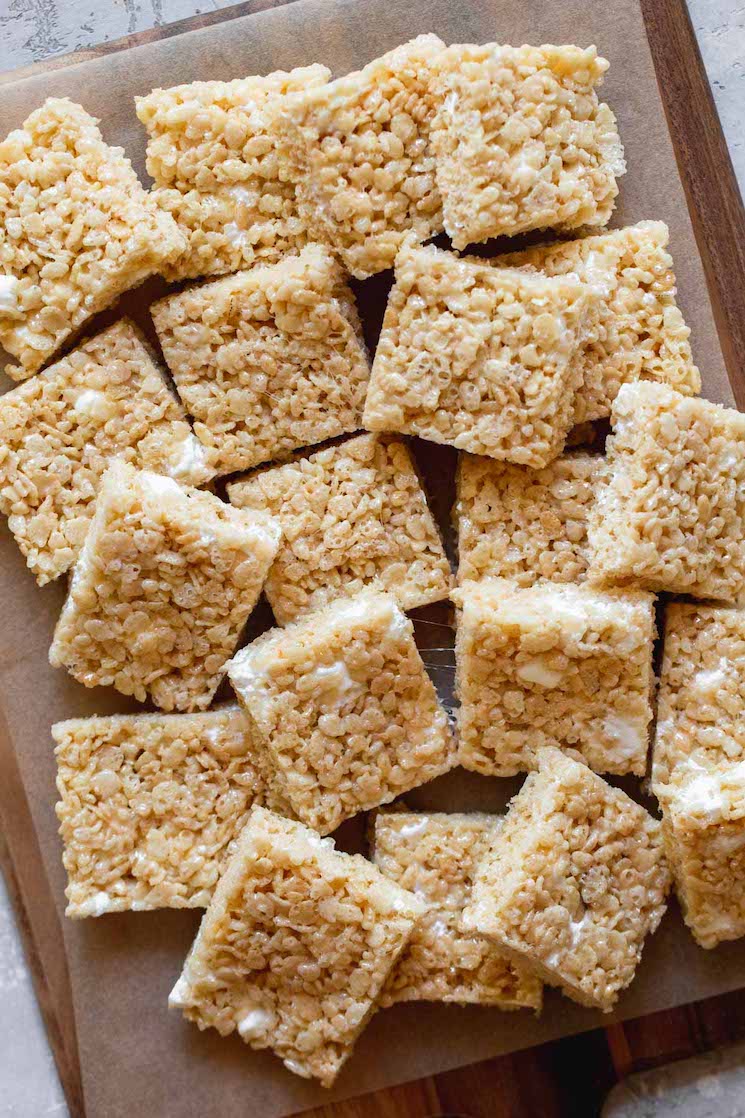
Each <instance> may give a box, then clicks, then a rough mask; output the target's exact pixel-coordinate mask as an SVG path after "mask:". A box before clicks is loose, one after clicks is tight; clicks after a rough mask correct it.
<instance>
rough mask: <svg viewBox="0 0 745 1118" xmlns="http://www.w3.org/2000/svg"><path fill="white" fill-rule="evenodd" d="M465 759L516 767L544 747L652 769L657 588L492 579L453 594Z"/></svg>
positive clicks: (488, 767) (596, 763)
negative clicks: (456, 609) (617, 588)
mask: <svg viewBox="0 0 745 1118" xmlns="http://www.w3.org/2000/svg"><path fill="white" fill-rule="evenodd" d="M452 597H453V600H454V601H455V602H456V604H457V605H458V606H459V607H460V612H459V615H458V628H457V638H456V649H455V653H456V665H457V668H456V691H457V694H458V697H459V699H460V709H459V711H458V738H459V755H458V759H459V762H460V764H461V765H463V767H464V768H467V769H472V770H473V771H475V772H480V773H484V774H486V775H492V774H493V775H498V776H511V775H513V774H515V773H518V772H524V771H525V770H526V769H531V768H533V766H534V763H535V755H536V750H538V749H539V748H540V747H541V746H549V745H550V746H557V747H560V748H562V749H570V750H571V751H573V752H574V753H575V754H579V755H581V756H582V757H583V759H584V760H585V761H586V762H587V764H588V765H589V766H590V767H591V768H592V769H594V770H595V771H596V772H609V773H616V774H623V773H635V774H636V775H637V776H643V775H644V773H645V771H646V762H647V745H648V736H647V734H648V726H649V723H650V722H651V720H652V706H651V696H652V685H653V682H654V674H653V670H652V653H653V646H654V638H655V619H654V599H653V597H652V595H651V594H644V593H639V592H637V593H632V592H629V593H620V592H618V591H616V592H613V591H605V592H603V591H597V590H592V589H590V588H588V587H587V586H572V585H559V584H551V583H538V584H536V585H534V586H529V587H520V586H517V585H516V584H515V583H510V582H509V581H507V580H506V579H498V578H486V579H483V580H482V581H480V582H467V583H464V584H463V586H461V587H460V589H458V590H455V591H453V594H452Z"/></svg>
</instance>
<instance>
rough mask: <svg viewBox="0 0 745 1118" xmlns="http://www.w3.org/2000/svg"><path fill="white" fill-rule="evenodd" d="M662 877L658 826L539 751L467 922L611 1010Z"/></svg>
mask: <svg viewBox="0 0 745 1118" xmlns="http://www.w3.org/2000/svg"><path fill="white" fill-rule="evenodd" d="M669 885H670V874H669V871H668V868H667V864H666V861H665V856H664V852H663V842H662V836H661V833H660V824H659V823H658V822H657V821H656V820H655V819H653V818H652V816H651V815H649V814H648V813H647V812H646V811H645V810H644V808H643V807H641V806H640V805H639V804H637V803H635V802H634V800H632V799H630V798H629V797H628V796H627V795H626V794H625V793H624V792H621V791H620V790H619V789H616V788H611V787H610V785H608V784H606V783H605V781H604V780H602V778H601V777H599V776H596V775H595V774H594V773H592V772H591V771H590V770H589V769H588V768H587V767H586V766H585V765H583V764H581V763H580V762H578V761H574V760H572V759H571V758H570V757H567V756H566V755H565V754H564V753H562V752H560V751H559V750H557V749H542V750H540V752H539V754H538V771H537V772H533V773H531V774H530V775H529V776H528V778H527V780H526V781H525V783H524V784H523V786H522V788H521V789H520V792H519V793H518V794H517V796H515V798H514V799H513V800H512V802H511V804H510V807H509V810H508V812H507V817H506V820H505V823H504V826H503V828H502V830H501V831H500V833H499V835H498V836H497V838H496V840H495V842H494V844H493V846H492V848H491V852H490V854H488V855H487V856H486V858H485V859H484V861H483V862H482V863H481V868H480V870H479V872H478V874H477V876H476V880H475V883H474V886H473V893H472V899H471V903H470V904H469V905H468V906H467V907H466V909H465V912H464V914H463V928H464V929H465V930H470V931H476V932H479V933H481V934H482V935H486V936H488V937H489V938H490V939H491V940H492V941H493V942H494V943H495V944H496V945H497V946H498V947H499V948H500V949H501V950H503V951H504V952H505V954H507V955H509V956H511V957H513V958H514V959H516V960H517V961H518V962H522V963H524V964H527V965H528V966H530V967H531V968H532V969H533V971H534V973H535V974H536V975H537V976H538V977H540V978H542V979H543V980H544V982H547V983H549V984H550V985H552V986H560V987H561V989H562V990H563V991H564V993H565V994H567V996H568V997H570V998H572V999H573V1000H574V1001H577V1002H579V1003H580V1005H585V1006H589V1007H591V1008H597V1009H602V1010H603V1011H605V1012H608V1011H610V1010H611V1009H612V1008H613V1005H614V1004H615V1002H616V1000H617V998H618V994H619V991H620V990H622V989H624V987H626V986H628V985H629V983H630V982H631V980H632V979H633V977H634V973H635V971H636V968H637V966H638V963H639V960H640V958H641V953H642V947H643V944H644V940H645V938H646V936H647V935H650V934H651V933H652V932H654V931H655V930H656V929H657V926H658V924H659V922H660V920H661V918H662V914H663V913H664V911H665V898H666V895H667V891H668V888H669Z"/></svg>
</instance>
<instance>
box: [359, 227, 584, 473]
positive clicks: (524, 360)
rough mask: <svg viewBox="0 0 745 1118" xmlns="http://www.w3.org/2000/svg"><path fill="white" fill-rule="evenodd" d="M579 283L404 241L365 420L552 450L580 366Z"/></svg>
mask: <svg viewBox="0 0 745 1118" xmlns="http://www.w3.org/2000/svg"><path fill="white" fill-rule="evenodd" d="M586 290H587V285H586V284H583V283H581V282H580V281H579V280H578V279H576V278H575V277H572V276H568V275H567V276H558V277H547V276H541V275H538V274H531V273H530V272H527V271H520V270H518V269H508V268H494V267H492V266H491V265H490V264H483V263H480V262H479V261H476V260H464V259H461V258H460V257H458V256H456V255H455V254H454V253H450V252H443V251H441V250H440V249H436V248H433V247H429V246H428V247H425V248H418V247H416V246H414V245H412V244H408V243H407V244H406V245H405V246H404V247H403V248H402V250H401V252H400V253H399V255H398V257H397V260H396V282H395V285H394V287H393V289H392V291H391V293H390V296H389V298H388V306H387V308H386V312H385V318H384V321H383V330H382V333H381V336H380V341H379V342H378V348H377V350H376V352H375V359H374V361H373V369H372V376H371V378H370V386H369V389H368V394H367V400H366V402H365V413H364V424H365V427H367V428H368V430H372V431H403V432H406V433H409V434H414V435H420V436H421V437H422V438H425V439H430V440H431V441H432V442H436V443H450V444H452V445H453V446H456V447H458V448H459V449H461V450H469V451H471V452H472V453H474V454H485V455H488V456H489V457H492V458H500V459H506V460H507V461H510V462H518V463H520V464H522V465H525V466H533V467H541V466H545V465H547V463H548V462H550V461H551V459H552V458H555V457H556V456H557V454H559V453H560V451H561V450H562V448H563V446H564V442H565V440H566V437H567V433H568V431H569V428H570V427H571V424H572V417H573V414H574V394H575V391H576V390H577V388H578V387H579V385H580V379H581V373H580V369H579V366H578V364H577V363H576V362H575V360H574V356H575V353H576V350H577V345H578V343H579V340H580V335H581V331H582V329H583V323H584V318H585V309H586V304H587V297H586Z"/></svg>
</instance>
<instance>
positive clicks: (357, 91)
mask: <svg viewBox="0 0 745 1118" xmlns="http://www.w3.org/2000/svg"><path fill="white" fill-rule="evenodd" d="M443 47H444V43H443V42H442V41H441V40H440V39H438V38H437V36H436V35H419V36H418V37H417V38H416V39H412V40H411V42H408V43H403V44H402V45H401V46H399V47H396V48H395V50H392V51H389V52H388V54H384V55H383V56H382V58H376V59H375V61H373V62H370V63H369V65H367V66H365V68H364V69H363V70H360V71H358V72H355V73H352V74H347V75H346V76H345V77H342V78H337V80H336V81H333V82H330V83H329V84H328V85H324V86H320V87H318V88H315V89H308V90H306V91H304V92H303V93H302V94H300V95H297V96H296V97H294V98H292V99H288V101H287V102H286V103H285V106H283V108H282V109H281V110H280V111H279V112H278V114H277V128H278V133H279V135H280V144H281V151H282V160H283V163H282V166H283V169H284V174H285V175H286V177H287V178H288V179H290V180H291V181H294V182H296V183H297V191H298V198H299V204H300V214H301V216H302V218H303V220H304V221H305V223H306V225H307V227H308V229H309V231H310V234H311V236H312V237H313V238H314V239H315V240H319V241H323V242H325V243H327V244H330V245H332V246H333V248H334V250H335V251H337V252H338V253H339V254H340V256H341V258H342V261H343V262H344V264H345V265H346V267H347V268H348V269H349V271H350V272H351V273H352V275H354V276H357V277H359V278H360V279H364V278H365V277H366V276H370V275H372V274H373V273H375V272H382V271H383V270H384V269H385V268H391V267H393V262H394V260H395V258H396V253H397V251H398V249H399V247H400V245H401V242H402V240H403V238H404V236H405V235H406V233H407V232H409V233H410V234H411V235H413V237H414V238H415V239H416V240H417V241H426V240H427V239H428V238H429V237H433V236H434V235H435V234H436V233H439V232H440V231H441V230H442V212H441V205H440V198H439V194H438V192H437V189H436V187H435V164H434V157H433V155H432V153H431V151H430V147H429V126H430V121H431V119H432V116H433V114H434V111H435V98H434V96H433V94H432V91H431V88H430V85H431V79H432V67H433V65H434V63H435V61H436V59H437V57H438V56H439V54H440V52H441V51H442V49H443Z"/></svg>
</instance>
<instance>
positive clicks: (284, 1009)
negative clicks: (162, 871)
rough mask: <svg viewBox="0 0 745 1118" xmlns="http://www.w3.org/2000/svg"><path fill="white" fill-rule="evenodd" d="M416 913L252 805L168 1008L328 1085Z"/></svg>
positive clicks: (380, 881)
mask: <svg viewBox="0 0 745 1118" xmlns="http://www.w3.org/2000/svg"><path fill="white" fill-rule="evenodd" d="M423 912H424V905H423V904H422V903H421V902H420V901H419V900H418V898H416V897H414V896H412V895H411V894H410V893H407V892H406V891H405V890H404V889H401V888H400V887H399V886H398V885H396V884H395V883H394V882H392V881H389V880H388V879H387V878H385V877H383V875H382V874H381V873H380V871H379V870H378V869H376V867H375V866H373V865H371V863H370V862H368V861H366V860H365V859H364V858H361V857H360V856H359V855H355V856H352V855H349V854H343V853H342V852H341V851H337V850H335V849H334V844H333V841H332V840H331V839H321V838H319V836H318V835H317V834H316V833H315V832H313V831H311V830H310V829H309V828H308V827H304V826H302V825H301V824H299V823H295V822H291V821H290V820H288V819H283V818H281V817H280V816H278V815H275V814H273V813H272V812H270V811H266V810H265V809H264V808H261V807H255V808H254V809H253V810H252V812H251V814H250V815H249V820H248V823H247V825H246V827H245V829H244V831H243V833H242V835H241V837H240V839H239V841H238V844H237V849H236V852H235V854H234V855H233V857H232V858H231V860H230V862H229V864H228V868H227V869H226V871H225V873H224V875H223V877H222V878H221V879H220V881H219V883H218V886H217V889H216V890H215V894H214V896H213V898H212V902H211V903H210V906H209V908H208V909H207V912H206V913H205V915H204V918H203V920H202V923H201V925H200V928H199V932H198V934H197V937H196V939H195V941H194V945H193V947H192V949H191V952H190V953H189V955H188V957H187V959H186V963H185V965H184V969H183V973H182V974H181V977H180V978H179V980H178V982H177V983H176V985H175V986H174V988H173V990H172V992H171V996H170V998H169V1000H168V1004H169V1007H170V1008H172V1009H180V1010H182V1011H183V1013H184V1015H185V1016H186V1017H187V1018H189V1020H191V1021H194V1022H196V1024H197V1025H198V1026H199V1028H200V1029H207V1028H214V1029H217V1030H218V1032H219V1033H220V1034H221V1035H222V1036H227V1035H228V1034H229V1033H232V1032H233V1031H234V1030H237V1032H238V1034H239V1036H240V1037H241V1039H242V1040H244V1041H245V1042H246V1043H247V1044H250V1045H251V1047H252V1048H271V1049H272V1050H273V1051H274V1052H275V1053H276V1055H277V1056H279V1058H280V1059H281V1060H283V1061H284V1064H285V1067H286V1068H288V1070H289V1071H292V1072H294V1073H295V1074H296V1075H300V1076H303V1077H304V1078H311V1077H312V1078H315V1079H318V1080H320V1082H321V1083H322V1084H323V1086H324V1087H330V1086H331V1084H332V1083H333V1081H334V1079H335V1078H336V1076H337V1074H338V1072H339V1070H340V1068H341V1066H342V1064H343V1063H344V1061H345V1060H346V1059H347V1058H348V1057H349V1055H350V1054H351V1051H352V1048H353V1046H354V1043H355V1041H356V1040H357V1037H358V1036H359V1035H360V1033H361V1032H362V1030H363V1029H364V1027H365V1025H366V1024H367V1022H368V1020H369V1018H370V1017H371V1016H372V1015H373V1013H374V1012H375V1008H376V1002H377V998H378V995H379V993H380V990H381V987H382V986H383V983H384V982H385V979H386V977H387V975H388V972H389V970H390V968H391V967H392V966H393V965H394V964H395V962H396V959H397V957H398V956H399V954H400V953H401V951H402V950H403V949H404V947H405V946H406V943H407V941H408V939H409V936H410V934H411V932H412V929H413V928H414V927H415V925H416V922H417V920H418V919H419V918H420V917H421V916H422V915H423Z"/></svg>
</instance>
